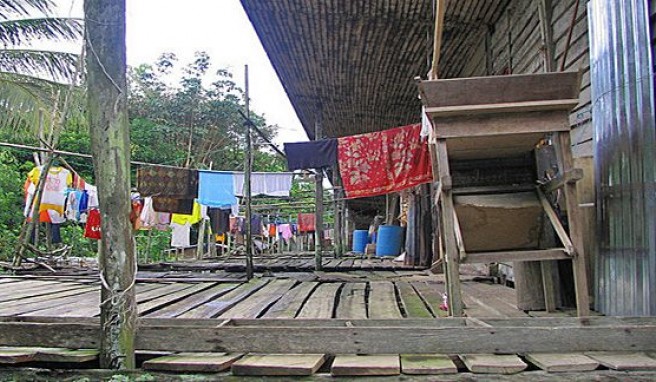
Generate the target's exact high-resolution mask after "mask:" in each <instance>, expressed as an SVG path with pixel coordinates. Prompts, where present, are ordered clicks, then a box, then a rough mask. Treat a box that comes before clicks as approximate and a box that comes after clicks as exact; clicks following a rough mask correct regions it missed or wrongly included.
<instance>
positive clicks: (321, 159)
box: [285, 138, 337, 171]
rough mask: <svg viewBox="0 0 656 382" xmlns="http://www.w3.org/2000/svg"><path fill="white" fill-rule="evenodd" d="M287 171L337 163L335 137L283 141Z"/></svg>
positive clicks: (329, 165) (330, 165)
mask: <svg viewBox="0 0 656 382" xmlns="http://www.w3.org/2000/svg"><path fill="white" fill-rule="evenodd" d="M285 155H286V156H287V168H288V169H289V171H294V170H304V169H308V168H322V167H332V166H334V165H335V164H337V139H335V138H331V139H319V140H317V141H309V142H294V143H285Z"/></svg>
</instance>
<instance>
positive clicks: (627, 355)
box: [585, 352, 656, 370]
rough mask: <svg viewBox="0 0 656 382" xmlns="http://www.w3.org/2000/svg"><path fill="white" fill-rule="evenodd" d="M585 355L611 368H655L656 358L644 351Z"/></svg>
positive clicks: (590, 353)
mask: <svg viewBox="0 0 656 382" xmlns="http://www.w3.org/2000/svg"><path fill="white" fill-rule="evenodd" d="M585 355H587V356H589V357H590V358H592V359H594V360H595V361H599V363H601V364H602V365H604V366H606V367H607V368H609V369H613V370H656V359H654V358H652V357H649V356H648V355H647V354H645V353H632V352H589V353H585Z"/></svg>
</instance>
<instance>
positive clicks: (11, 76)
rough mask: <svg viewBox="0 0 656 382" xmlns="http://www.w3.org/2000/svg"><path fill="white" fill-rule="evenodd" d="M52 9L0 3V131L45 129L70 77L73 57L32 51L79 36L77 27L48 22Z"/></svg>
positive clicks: (31, 2) (40, 1) (40, 2)
mask: <svg viewBox="0 0 656 382" xmlns="http://www.w3.org/2000/svg"><path fill="white" fill-rule="evenodd" d="M53 7H54V3H53V2H52V1H51V0H0V127H11V128H15V127H22V128H33V129H36V128H38V126H39V125H40V124H41V125H42V126H43V125H45V126H50V123H48V122H49V121H48V120H49V118H51V117H52V111H53V110H55V109H56V107H55V106H56V105H58V104H61V102H62V97H61V92H60V91H61V90H62V87H61V84H62V82H67V81H70V80H71V79H72V77H73V76H74V73H75V66H76V62H77V56H76V55H75V54H71V53H65V52H57V51H51V50H43V49H36V48H34V47H33V46H32V44H33V43H34V42H36V41H39V40H40V41H44V40H46V41H62V40H63V41H70V40H76V39H79V38H80V37H81V36H82V23H81V22H80V21H79V20H76V19H71V18H61V17H51V16H50V15H51V14H52V9H53ZM35 13H37V14H40V16H38V17H34V16H32V15H33V14H35ZM55 118H56V116H55ZM19 131H20V129H19Z"/></svg>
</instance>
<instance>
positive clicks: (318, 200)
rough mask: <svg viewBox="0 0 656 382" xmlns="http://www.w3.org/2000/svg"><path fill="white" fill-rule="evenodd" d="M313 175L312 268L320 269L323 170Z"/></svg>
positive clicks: (317, 130)
mask: <svg viewBox="0 0 656 382" xmlns="http://www.w3.org/2000/svg"><path fill="white" fill-rule="evenodd" d="M321 113H322V111H321V108H319V109H318V112H317V116H316V118H315V121H314V139H315V140H318V139H321V137H322V135H323V131H322V126H321V123H322V120H321V119H322V117H323V116H322V114H321ZM315 170H316V173H315V175H314V204H315V207H314V270H315V271H320V270H321V267H322V257H323V170H322V169H320V168H317V169H315Z"/></svg>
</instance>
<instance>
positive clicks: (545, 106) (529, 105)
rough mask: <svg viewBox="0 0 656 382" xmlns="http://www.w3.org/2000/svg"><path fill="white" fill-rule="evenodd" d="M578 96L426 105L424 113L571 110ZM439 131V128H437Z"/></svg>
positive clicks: (448, 115) (439, 115)
mask: <svg viewBox="0 0 656 382" xmlns="http://www.w3.org/2000/svg"><path fill="white" fill-rule="evenodd" d="M578 103H579V99H578V98H567V99H557V100H546V101H523V102H522V101H518V102H507V103H493V104H481V105H457V106H440V107H427V108H426V113H427V114H428V115H430V116H431V117H433V118H435V117H453V116H462V115H474V114H499V113H525V112H533V111H549V110H571V109H572V108H573V107H574V106H576V105H578ZM438 131H439V129H438Z"/></svg>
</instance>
